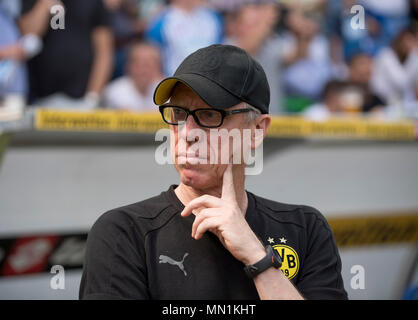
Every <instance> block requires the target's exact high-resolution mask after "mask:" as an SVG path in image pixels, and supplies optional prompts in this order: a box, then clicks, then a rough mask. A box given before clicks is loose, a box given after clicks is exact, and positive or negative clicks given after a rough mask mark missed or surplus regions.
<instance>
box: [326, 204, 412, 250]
mask: <svg viewBox="0 0 418 320" xmlns="http://www.w3.org/2000/svg"><path fill="white" fill-rule="evenodd" d="M328 223H329V225H330V226H331V229H332V231H333V232H334V236H335V239H336V241H337V245H338V247H351V246H361V245H375V244H379V245H380V244H391V243H418V212H410V213H393V214H387V215H384V216H382V215H379V216H357V217H353V216H351V217H349V216H347V217H345V218H329V219H328Z"/></svg>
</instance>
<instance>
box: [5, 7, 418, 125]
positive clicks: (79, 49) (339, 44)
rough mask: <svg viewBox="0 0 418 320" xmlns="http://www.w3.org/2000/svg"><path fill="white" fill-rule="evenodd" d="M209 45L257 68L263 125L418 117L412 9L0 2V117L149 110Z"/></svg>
mask: <svg viewBox="0 0 418 320" xmlns="http://www.w3.org/2000/svg"><path fill="white" fill-rule="evenodd" d="M214 43H224V44H233V45H236V46H239V47H241V48H243V49H245V50H247V51H248V52H249V53H250V54H251V55H252V56H253V57H254V58H255V59H257V60H258V61H259V62H260V64H261V65H262V66H263V68H264V69H265V71H266V74H267V77H268V80H269V84H270V89H271V104H270V110H271V113H272V114H301V115H304V116H305V117H308V118H309V119H312V120H318V121H321V120H325V119H328V118H329V117H330V116H334V115H335V116H340V115H353V114H362V115H365V116H370V117H376V118H382V119H384V118H390V119H401V118H416V119H417V118H418V0H206V1H203V0H171V1H164V0H0V99H1V104H0V105H1V106H0V113H1V112H2V110H3V111H4V110H10V109H19V108H20V109H22V108H27V106H42V107H54V108H77V109H87V110H90V109H95V108H105V109H119V110H130V111H156V110H157V108H156V107H155V105H154V103H153V99H152V98H153V91H154V88H155V86H156V85H157V83H158V82H159V81H160V80H161V79H162V78H163V77H165V76H171V75H172V74H173V73H174V71H175V70H176V68H177V66H178V65H179V64H180V63H181V61H182V60H183V59H184V58H185V57H186V56H187V55H189V54H190V53H192V52H193V51H195V50H197V49H199V48H201V47H205V46H208V45H211V44H214Z"/></svg>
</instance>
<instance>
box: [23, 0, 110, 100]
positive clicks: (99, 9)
mask: <svg viewBox="0 0 418 320" xmlns="http://www.w3.org/2000/svg"><path fill="white" fill-rule="evenodd" d="M61 1H62V3H63V4H64V8H65V15H64V29H56V30H55V29H53V28H52V27H51V26H50V25H49V22H48V27H47V32H46V34H45V35H44V36H43V39H42V41H43V49H42V51H41V52H40V53H39V54H38V55H36V56H35V57H33V58H32V59H30V60H29V61H28V69H29V85H30V90H29V103H32V102H33V101H34V100H35V99H37V98H43V97H46V96H49V95H51V94H54V93H58V92H61V93H65V94H67V95H68V96H70V97H72V98H81V97H83V96H84V94H85V93H86V89H87V84H88V80H89V76H90V71H91V67H92V64H93V58H94V50H93V44H92V32H93V30H94V29H95V28H96V27H99V26H106V27H108V26H109V25H110V16H109V12H108V10H107V9H106V8H105V6H104V4H103V2H102V0H88V1H86V0H61ZM35 3H36V0H22V14H25V13H27V12H29V11H30V10H31V9H32V8H33V6H34V5H35ZM53 16H54V15H51V18H52V17H53Z"/></svg>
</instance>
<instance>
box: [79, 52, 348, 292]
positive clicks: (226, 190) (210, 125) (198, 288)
mask: <svg viewBox="0 0 418 320" xmlns="http://www.w3.org/2000/svg"><path fill="white" fill-rule="evenodd" d="M168 100H169V103H166V102H167V101H168ZM269 100H270V98H269V86H268V83H267V79H266V76H265V73H264V71H263V69H262V68H261V66H260V64H259V63H257V62H256V61H255V60H254V59H252V58H251V57H250V55H249V54H248V53H247V52H245V51H244V50H242V49H239V48H237V47H234V46H230V45H213V46H209V47H206V48H203V49H200V50H198V51H196V52H195V53H193V54H191V55H190V56H188V57H187V58H186V59H185V60H184V61H183V62H182V64H181V65H180V66H179V68H178V69H177V70H176V72H175V74H174V76H173V77H170V78H166V79H164V80H163V81H162V82H161V83H160V84H159V85H158V86H157V88H156V91H155V93H154V101H155V103H156V104H160V105H161V104H162V106H160V111H161V113H162V115H163V119H164V121H166V122H167V123H169V124H171V125H170V133H171V141H170V143H171V146H172V147H171V149H170V150H171V152H172V157H173V160H174V163H175V167H176V170H177V171H178V173H179V176H180V184H179V185H172V186H170V188H169V189H168V191H165V192H162V193H161V194H160V195H159V196H156V197H153V198H150V199H147V200H145V201H141V202H138V203H135V204H132V205H128V206H125V207H122V208H118V209H114V210H111V211H109V212H107V213H105V214H104V215H102V216H101V217H100V218H99V219H98V221H97V222H96V223H95V224H94V226H93V227H92V229H91V231H90V234H89V238H88V244H87V250H86V260H85V265H84V272H83V276H82V280H81V285H80V298H82V299H111V298H116V299H123V298H125V299H126V298H130V299H303V298H308V299H345V298H347V295H346V292H345V290H344V288H343V281H342V278H341V274H340V272H341V262H340V257H339V255H338V250H337V247H336V244H335V241H334V238H333V235H332V232H331V230H330V228H329V226H328V224H327V223H326V220H325V219H324V217H323V216H322V215H321V214H320V213H319V212H318V211H317V210H315V209H314V208H310V207H307V206H297V205H290V204H283V203H279V202H274V201H271V200H267V199H263V198H261V197H258V196H255V195H254V194H252V193H250V192H248V191H246V190H245V166H246V163H245V162H236V161H233V157H234V155H235V154H236V153H237V148H235V146H234V144H233V145H232V147H230V146H228V147H227V148H224V145H223V144H222V142H221V143H220V144H216V143H215V142H218V143H219V139H218V140H213V139H204V138H205V136H204V135H197V136H194V133H193V134H191V132H197V133H201V132H202V131H203V132H206V133H208V134H209V133H210V134H211V135H212V134H214V132H215V133H216V130H219V131H222V130H223V131H224V132H225V131H226V132H230V131H233V130H238V131H239V132H241V133H243V134H244V133H245V132H246V130H247V131H248V130H249V131H251V136H250V138H248V139H241V140H240V141H241V142H242V143H243V144H245V145H250V146H251V148H253V149H254V148H256V147H257V145H259V144H260V143H261V142H262V138H261V139H258V138H259V136H258V138H257V135H256V134H255V132H262V135H263V136H264V135H265V133H266V131H267V129H268V127H269V124H270V117H269V115H268V105H269V102H270V101H269ZM164 103H165V104H164ZM242 136H243V135H241V137H242ZM221 141H222V140H221ZM202 144H204V145H205V146H207V147H208V148H209V150H210V152H208V153H207V154H210V155H212V154H213V153H215V154H216V151H219V150H227V152H228V153H227V155H228V157H227V158H228V159H227V161H221V162H219V161H210V162H207V161H206V160H208V159H207V157H208V156H207V155H206V156H205V155H203V154H201V153H200V150H203V149H204V148H200V146H201V145H202ZM196 145H198V146H199V148H198V149H196ZM184 146H185V147H184ZM191 150H197V151H196V152H192V151H191ZM241 150H243V149H241ZM214 159H215V160H216V159H219V154H218V157H216V156H215V157H214ZM205 163H206V164H205ZM280 268H281V269H280Z"/></svg>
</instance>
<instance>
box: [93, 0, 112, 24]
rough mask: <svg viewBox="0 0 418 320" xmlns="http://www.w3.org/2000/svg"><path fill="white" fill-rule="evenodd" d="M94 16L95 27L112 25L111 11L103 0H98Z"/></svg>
mask: <svg viewBox="0 0 418 320" xmlns="http://www.w3.org/2000/svg"><path fill="white" fill-rule="evenodd" d="M90 1H91V0H90ZM92 12H93V17H92V22H93V27H110V24H111V23H110V12H109V10H108V9H107V8H106V6H105V5H104V3H103V0H96V1H95V6H94V10H92Z"/></svg>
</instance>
